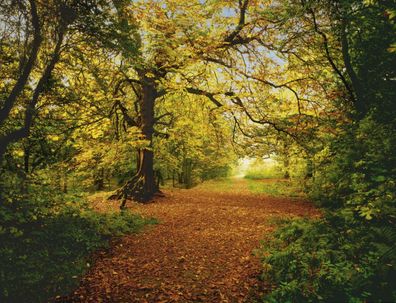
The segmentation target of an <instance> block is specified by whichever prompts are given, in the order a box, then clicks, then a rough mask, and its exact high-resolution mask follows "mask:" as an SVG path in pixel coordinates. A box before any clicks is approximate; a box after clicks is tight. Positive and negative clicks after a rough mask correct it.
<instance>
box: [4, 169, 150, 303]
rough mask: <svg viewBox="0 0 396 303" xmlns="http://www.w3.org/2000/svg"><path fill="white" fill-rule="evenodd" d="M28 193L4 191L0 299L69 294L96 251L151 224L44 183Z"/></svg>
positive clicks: (27, 299)
mask: <svg viewBox="0 0 396 303" xmlns="http://www.w3.org/2000/svg"><path fill="white" fill-rule="evenodd" d="M8 177H10V176H8ZM3 180H4V179H3ZM7 184H8V185H10V184H11V185H15V183H14V182H10V180H8V182H7ZM2 186H3V189H4V188H5V186H4V182H3V183H2ZM27 192H28V194H27V193H24V194H21V192H18V190H15V191H14V192H12V191H8V193H9V194H7V195H4V191H2V193H3V195H2V203H1V204H0V222H1V223H0V302H46V301H47V300H48V298H50V297H53V296H56V295H64V294H67V293H68V292H70V291H71V289H72V288H73V287H75V286H76V285H77V284H78V281H79V277H80V276H81V275H82V274H83V273H84V272H85V270H86V269H87V268H88V267H89V256H90V254H91V253H92V252H93V251H95V250H97V249H99V248H104V247H106V245H107V244H108V240H109V239H110V237H112V236H120V235H123V234H126V233H132V232H136V231H138V230H139V229H140V228H141V227H142V226H144V225H145V224H147V223H150V222H153V221H149V220H146V219H143V218H142V217H139V216H137V215H134V214H131V213H129V212H127V211H126V212H122V213H121V214H117V213H114V214H101V213H97V212H94V211H93V210H91V209H89V208H88V205H87V204H86V202H84V200H83V199H81V198H79V197H65V196H62V195H61V194H60V193H58V192H57V191H56V190H55V189H53V188H51V187H48V186H46V185H45V184H43V183H42V182H41V184H40V185H34V182H33V183H32V184H30V185H29V187H28V188H27ZM10 193H12V194H10Z"/></svg>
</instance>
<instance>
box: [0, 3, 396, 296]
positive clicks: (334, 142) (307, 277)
mask: <svg viewBox="0 0 396 303" xmlns="http://www.w3.org/2000/svg"><path fill="white" fill-rule="evenodd" d="M0 16H1V19H0V66H1V69H0V74H1V77H0V127H1V128H0V200H1V202H0V243H1V244H0V300H1V301H2V302H33V301H37V302H39V301H46V300H48V298H50V297H52V296H55V295H58V294H67V293H68V292H70V291H71V290H72V289H73V288H74V287H75V286H76V283H78V277H80V276H81V275H82V274H83V273H84V272H85V271H86V270H87V266H86V264H87V260H89V259H87V258H89V254H90V253H92V252H93V251H95V250H97V249H98V248H100V247H103V246H105V245H107V243H108V239H110V238H111V237H113V236H120V235H122V234H126V233H131V232H135V231H138V230H139V229H140V227H142V226H143V225H145V224H148V223H153V222H154V220H153V219H147V218H142V217H139V216H137V215H134V214H132V213H131V212H130V211H128V210H124V211H122V212H120V213H113V214H108V213H107V214H102V213H97V212H95V211H93V210H92V208H91V207H90V205H89V202H88V200H87V199H86V197H87V196H88V195H90V194H92V193H95V192H97V191H103V190H106V191H109V192H112V193H111V194H109V196H111V198H113V199H118V200H120V202H121V203H122V206H125V204H126V203H127V201H128V200H129V199H131V198H133V199H135V200H137V201H141V202H146V201H149V200H151V198H152V197H153V196H155V195H156V194H158V190H159V189H160V188H161V187H162V186H175V187H183V188H191V187H193V186H194V185H196V184H198V183H200V182H202V181H204V180H208V179H213V178H220V177H227V176H230V175H232V174H233V173H235V168H236V167H238V166H237V161H238V159H241V158H243V157H251V158H257V159H262V158H266V157H271V158H272V159H274V160H276V163H277V164H276V167H275V168H274V167H272V168H271V169H269V168H268V165H266V164H265V163H263V162H262V160H256V161H258V162H257V163H253V165H252V167H254V169H250V171H248V174H247V177H250V178H264V177H278V178H280V177H281V178H288V179H290V180H291V182H292V184H293V186H295V187H298V188H300V189H302V190H304V192H305V194H306V195H307V196H308V197H309V198H310V199H311V200H312V201H313V202H315V203H316V205H317V206H318V207H320V208H321V209H322V211H323V213H324V215H323V216H322V217H321V218H319V219H316V220H295V221H293V222H289V223H287V224H283V226H281V227H280V228H279V229H278V230H277V231H276V234H275V235H274V240H272V241H269V242H267V243H265V244H263V247H262V248H261V250H262V251H263V257H262V264H263V273H262V277H261V278H262V279H265V280H266V281H271V283H273V284H274V285H276V286H277V287H275V288H273V289H272V291H270V292H269V293H268V294H266V295H265V296H264V297H263V298H262V300H263V302H286V301H291V302H322V301H323V302H334V301H338V302H339V301H343V302H368V301H370V302H389V301H395V300H396V292H395V288H394V281H396V272H395V256H396V254H395V243H396V233H395V229H394V226H395V220H396V212H395V195H396V193H395V188H396V186H395V174H396V167H395V163H396V159H395V157H396V155H395V150H396V136H395V135H394V134H395V126H396V121H395V113H396V105H395V103H394V102H395V100H396V98H395V97H396V96H395V94H396V89H395V88H396V87H395V81H396V80H395V79H396V75H395V66H396V57H395V52H396V41H395V37H396V36H395V20H396V4H395V3H394V1H380V0H378V1H376V0H365V1H354V0H342V1H326V0H323V1H309V0H301V1H294V0H293V1H283V0H278V1H255V0H238V1H229V0H216V1H214V0H212V1H211V0H207V1H204V0H201V1H191V0H190V1H181V0H158V1H127V0H113V1H110V0H84V1H76V0H50V1H41V0H20V1H14V0H4V1H2V2H1V3H0ZM260 162H261V163H260ZM282 190H287V189H286V188H283V189H282ZM109 203H117V202H114V201H110V202H109ZM126 205H127V204H126ZM264 252H265V253H264Z"/></svg>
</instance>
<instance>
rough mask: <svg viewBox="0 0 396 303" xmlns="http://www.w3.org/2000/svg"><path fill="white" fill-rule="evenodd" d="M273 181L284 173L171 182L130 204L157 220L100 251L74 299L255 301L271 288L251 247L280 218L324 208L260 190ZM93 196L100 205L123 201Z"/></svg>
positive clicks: (151, 302) (312, 213) (308, 214)
mask: <svg viewBox="0 0 396 303" xmlns="http://www.w3.org/2000/svg"><path fill="white" fill-rule="evenodd" d="M271 182H279V180H275V181H271V180H267V181H253V180H245V179H228V180H223V181H211V182H205V183H204V184H202V185H200V186H197V187H195V188H193V189H189V190H185V189H172V188H169V189H165V190H164V193H165V197H162V198H157V199H156V200H155V201H154V202H153V203H149V204H146V205H142V204H136V203H129V208H130V209H131V210H132V211H134V212H137V213H140V214H142V215H143V216H145V217H154V218H157V219H158V221H159V223H158V224H157V225H154V226H151V227H149V228H147V229H146V230H145V231H143V232H142V233H139V234H134V235H130V236H125V237H122V238H121V239H117V240H115V241H113V243H112V245H111V247H110V248H109V249H108V250H106V251H101V252H98V253H97V254H96V255H95V262H94V264H93V265H92V267H91V269H90V271H89V272H88V273H87V274H86V276H85V277H83V279H82V281H81V284H80V286H79V288H78V289H76V290H75V292H74V294H72V297H71V299H69V301H68V302H125V303H126V302H148V303H160V302H216V303H219V302H254V301H255V298H257V297H258V296H260V295H261V294H262V292H264V291H265V285H264V284H262V283H261V282H259V280H258V279H257V278H258V276H259V274H260V262H259V258H258V257H256V256H255V255H254V254H253V251H254V249H255V248H257V247H259V245H260V240H262V239H265V238H268V237H270V236H271V232H272V231H273V230H274V229H275V228H276V226H277V221H278V222H279V219H286V218H293V217H302V216H306V217H315V216H318V215H319V212H318V210H316V209H315V208H314V207H313V206H312V205H311V204H310V203H309V202H307V201H304V200H303V199H301V198H290V197H281V196H280V197H274V196H271V195H268V194H266V193H265V191H264V193H262V192H260V191H257V190H256V189H257V188H261V187H265V186H267V185H271V184H270V183H271ZM252 185H253V186H252ZM93 202H94V204H95V207H96V208H97V209H98V210H100V211H107V210H108V209H109V208H116V207H117V205H115V204H114V202H106V201H103V200H102V199H98V198H96V199H95V200H94V201H93ZM109 203H113V204H109Z"/></svg>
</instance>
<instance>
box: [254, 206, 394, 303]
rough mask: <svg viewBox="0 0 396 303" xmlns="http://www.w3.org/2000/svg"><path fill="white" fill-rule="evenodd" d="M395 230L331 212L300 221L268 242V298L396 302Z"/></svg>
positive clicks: (265, 250) (265, 264)
mask: <svg viewBox="0 0 396 303" xmlns="http://www.w3.org/2000/svg"><path fill="white" fill-rule="evenodd" d="M395 240H396V235H395V232H394V231H393V230H392V229H390V228H384V227H381V226H374V225H366V224H361V223H359V221H356V222H355V223H351V222H348V220H346V219H345V217H344V216H343V215H339V214H338V215H335V214H328V215H327V216H326V217H325V218H323V219H319V220H316V221H307V220H299V221H294V222H292V223H290V224H289V225H287V226H284V227H283V228H281V229H279V230H278V231H277V232H276V233H275V235H274V239H273V240H271V241H267V242H265V243H263V246H262V249H261V253H262V263H263V274H262V279H263V280H265V281H266V282H267V283H268V282H271V283H273V284H274V286H276V287H275V288H274V290H272V291H271V292H270V293H269V294H268V295H267V296H266V297H264V298H263V302H365V301H370V302H394V301H395V300H396V289H394V287H393V286H394V281H395V280H396V270H395V266H396V256H395V246H394V243H395Z"/></svg>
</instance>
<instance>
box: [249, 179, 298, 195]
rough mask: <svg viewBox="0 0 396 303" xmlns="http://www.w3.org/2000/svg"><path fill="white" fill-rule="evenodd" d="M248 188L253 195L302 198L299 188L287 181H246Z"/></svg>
mask: <svg viewBox="0 0 396 303" xmlns="http://www.w3.org/2000/svg"><path fill="white" fill-rule="evenodd" d="M247 182H248V188H249V190H250V191H251V192H252V193H254V194H266V195H270V196H285V197H295V198H297V197H304V196H305V194H304V192H303V191H302V189H301V187H299V186H298V185H296V184H294V183H293V182H291V181H289V180H283V179H282V180H279V179H274V180H267V181H265V182H263V181H260V180H256V179H247Z"/></svg>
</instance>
